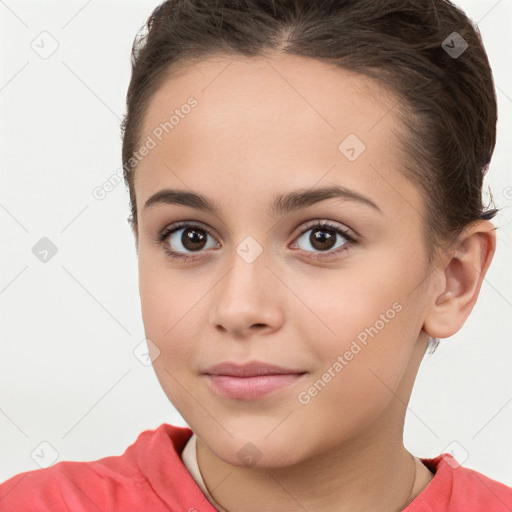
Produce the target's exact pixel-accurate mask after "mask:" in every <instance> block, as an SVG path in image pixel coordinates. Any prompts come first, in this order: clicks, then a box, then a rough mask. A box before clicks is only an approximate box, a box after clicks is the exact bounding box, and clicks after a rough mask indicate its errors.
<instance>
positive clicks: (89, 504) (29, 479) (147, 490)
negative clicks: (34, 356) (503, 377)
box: [0, 423, 512, 512]
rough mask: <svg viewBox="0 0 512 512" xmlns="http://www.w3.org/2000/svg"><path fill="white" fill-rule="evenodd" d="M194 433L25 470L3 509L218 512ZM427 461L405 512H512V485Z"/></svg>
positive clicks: (156, 437) (450, 463) (150, 438)
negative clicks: (193, 462) (421, 484)
mask: <svg viewBox="0 0 512 512" xmlns="http://www.w3.org/2000/svg"><path fill="white" fill-rule="evenodd" d="M191 436H192V430H190V429H189V428H186V427H177V426H174V425H168V424H166V423H164V424H162V425H160V427H158V428H157V429H155V430H146V431H145V432H142V433H141V434H140V435H139V437H138V438H137V440H136V441H135V443H133V444H132V445H131V446H129V447H128V448H127V449H126V451H125V452H124V453H123V455H119V456H111V457H106V458H103V459H99V460H96V461H93V462H72V461H62V462H58V463H57V464H55V465H53V466H50V467H48V468H45V469H37V470H34V471H28V472H25V473H20V474H18V475H16V476H14V477H12V478H10V479H9V480H7V481H6V482H4V483H3V484H1V485H0V511H1V512H85V511H102V512H107V511H119V512H131V511H133V512H135V511H137V512H143V511H148V512H149V511H151V512H164V511H165V512H169V511H172V512H215V510H216V509H215V508H214V506H213V505H212V504H211V503H210V502H209V501H208V499H207V498H206V496H205V495H204V494H203V492H202V491H201V488H200V485H198V482H196V480H194V477H193V476H192V474H191V472H189V471H188V470H187V467H186V466H185V464H184V463H183V461H182V459H181V454H182V452H183V449H184V448H185V445H186V444H187V442H188V441H189V440H190V438H191ZM422 461H423V463H424V464H425V465H426V466H427V467H428V468H429V469H430V470H431V471H432V473H435V475H434V478H433V479H432V480H431V482H430V483H429V484H428V485H427V487H426V488H425V489H424V490H423V491H422V492H421V493H420V494H419V495H418V496H417V497H416V499H415V500H413V502H412V503H410V504H409V505H408V506H407V507H406V508H405V509H404V511H403V512H448V511H449V512H511V511H512V488H510V487H507V486H506V485H504V484H501V483H499V482H496V481H495V480H491V479H490V478H487V477H486V476H484V475H482V474H480V473H477V472H476V471H473V470H471V469H467V468H464V467H457V463H456V461H455V459H454V458H453V457H452V456H451V455H449V454H443V455H440V456H438V457H436V458H434V459H422ZM192 473H193V472H192ZM196 478H197V474H196Z"/></svg>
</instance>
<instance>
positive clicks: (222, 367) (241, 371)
mask: <svg viewBox="0 0 512 512" xmlns="http://www.w3.org/2000/svg"><path fill="white" fill-rule="evenodd" d="M204 373H205V374H207V375H230V376H233V377H255V376H257V375H283V374H288V375H289V374H301V373H306V372H304V371H300V370H292V369H289V368H283V367H281V366H276V365H274V364H270V363H263V362H259V361H251V362H249V363H245V364H237V363H230V362H224V363H220V364H216V365H215V366H212V367H210V368H208V369H207V370H206V371H205V372H204Z"/></svg>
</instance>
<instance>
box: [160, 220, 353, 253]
mask: <svg viewBox="0 0 512 512" xmlns="http://www.w3.org/2000/svg"><path fill="white" fill-rule="evenodd" d="M183 228H192V229H198V230H200V231H204V232H205V233H206V234H207V235H210V233H209V231H208V230H207V229H205V228H204V227H203V226H201V225H200V224H196V223H193V222H179V223H177V224H174V225H172V226H168V227H166V228H164V229H163V230H162V231H160V232H159V233H158V234H157V236H156V238H155V242H156V243H157V244H158V245H161V246H162V247H163V250H164V252H165V253H166V254H167V256H169V257H170V258H172V259H176V258H177V259H180V260H183V261H187V260H189V259H192V260H194V259H197V258H196V256H192V257H190V255H188V254H181V253H179V252H176V251H172V250H171V249H169V247H168V246H167V244H166V243H165V242H166V241H167V238H168V237H169V235H172V234H173V233H174V232H176V231H179V230H180V229H183ZM311 230H317V231H321V230H332V231H334V232H335V233H337V234H340V235H342V237H343V238H345V239H346V240H347V243H345V244H344V245H343V246H341V247H338V248H337V249H335V250H331V251H325V252H319V253H315V254H316V257H314V258H311V259H323V258H331V257H333V256H335V255H338V254H340V253H342V252H344V251H347V250H349V249H350V248H351V247H352V246H354V245H356V244H357V243H358V241H357V240H356V239H355V238H354V237H353V236H351V235H349V233H348V231H346V230H344V229H342V228H340V227H339V226H336V225H335V224H332V223H330V222H328V221H318V220H317V221H314V222H313V223H312V224H308V225H307V226H306V227H305V228H304V229H303V230H302V231H301V232H300V233H299V235H298V236H297V238H300V237H301V236H302V235H303V234H304V233H307V232H308V231H311ZM210 236H211V235H210ZM305 252H310V251H305ZM199 257H200V256H199Z"/></svg>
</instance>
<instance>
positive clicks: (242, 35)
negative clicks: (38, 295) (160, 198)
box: [122, 0, 498, 260]
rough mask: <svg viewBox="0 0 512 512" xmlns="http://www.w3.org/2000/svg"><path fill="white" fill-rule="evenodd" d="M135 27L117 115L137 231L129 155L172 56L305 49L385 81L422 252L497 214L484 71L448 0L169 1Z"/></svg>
mask: <svg viewBox="0 0 512 512" xmlns="http://www.w3.org/2000/svg"><path fill="white" fill-rule="evenodd" d="M143 29H144V30H141V31H139V33H138V34H137V36H136V38H135V41H134V43H133V48H132V77H131V81H130V85H129V88H128V93H127V113H126V116H125V118H124V119H123V123H122V132H123V149H122V158H123V169H124V178H125V182H126V185H127V187H128V189H129V194H130V205H131V215H130V217H129V222H130V223H131V224H132V228H133V229H134V231H135V233H137V229H138V224H137V206H136V201H135V190H134V174H135V169H136V162H135V159H133V158H132V156H133V155H134V153H135V152H136V151H137V149H138V148H139V146H140V135H141V134H140V131H141V127H142V125H143V120H144V115H145V111H146V105H147V104H148V103H149V101H150V99H151V97H152V95H154V93H155V92H156V90H157V89H158V88H159V87H160V86H161V85H162V84H163V83H164V82H165V80H166V79H167V78H168V77H169V71H170V70H171V69H172V68H174V67H175V66H176V65H177V63H180V62H181V63H186V62H187V60H191V59H202V58H207V57H208V56H212V55H226V56H228V55H238V56H245V57H253V56H266V55H269V54H271V53H273V52H284V53H285V54H292V55H298V56H305V57H312V58H315V59H318V60H320V61H324V62H327V63H329V64H335V65H338V66H340V67H341V68H345V69H348V70H351V71H355V72H358V73H361V74H364V75H366V76H369V77H371V78H373V79H376V80H378V81H379V82H380V83H381V84H382V85H384V86H386V87H388V88H390V89H391V90H392V91H393V92H394V93H395V94H396V97H397V98H398V101H397V103H396V104H395V107H394V109H395V110H396V111H397V113H398V115H399V117H400V119H401V120H402V122H403V127H404V128H405V130H404V131H403V133H402V135H400V134H398V133H397V137H398V140H399V141H400V143H401V144H402V147H403V148H404V149H405V154H406V155H407V158H404V160H405V161H404V162H403V166H404V170H405V174H406V176H407V177H408V178H409V179H410V180H411V181H412V182H413V183H415V184H416V185H418V186H419V187H420V189H421V190H422V191H423V193H424V196H425V223H424V225H425V240H426V246H427V252H428V253H429V260H431V258H432V254H433V252H434V250H435V249H436V248H437V247H439V246H440V245H442V243H444V242H450V241H453V240H454V239H456V238H457V237H458V236H459V235H460V233H461V232H462V231H463V230H464V228H465V227H466V226H467V225H468V224H469V223H470V222H472V221H475V220H477V219H482V218H484V219H491V218H493V217H494V215H495V214H496V212H497V211H498V210H497V209H491V210H485V209H484V206H483V204H482V185H483V178H484V175H485V173H486V172H487V169H488V165H489V162H490V160H491V156H492V153H493V150H494V146H495V143H496V118H497V112H496V96H495V91H494V84H493V78H492V72H491V69H490V66H489V61H488V59H487V55H486V52H485V50H484V47H483V44H482V41H481V37H480V33H479V31H478V29H477V27H476V25H475V24H474V23H473V22H472V21H471V20H469V19H468V18H467V17H466V15H465V14H464V13H463V11H462V10H460V9H459V8H457V7H456V6H454V5H453V4H452V3H451V2H449V1H448V0H169V1H166V2H164V3H162V4H161V5H160V6H158V7H157V8H156V9H155V10H154V11H153V13H152V14H151V16H150V17H149V19H148V21H147V23H146V26H145V27H143ZM454 32H456V33H457V34H456V35H454V34H453V33H454ZM449 36H450V37H451V38H452V39H450V37H449ZM446 41H448V42H446ZM454 41H456V42H457V45H459V46H457V47H456V46H455V42H454ZM443 42H445V43H444V45H443ZM460 43H462V44H463V45H464V44H465V43H467V48H466V49H465V50H464V51H463V52H462V53H461V54H460V55H454V54H453V53H450V52H449V49H450V48H455V49H457V48H460V49H463V46H461V45H460ZM491 200H492V197H491Z"/></svg>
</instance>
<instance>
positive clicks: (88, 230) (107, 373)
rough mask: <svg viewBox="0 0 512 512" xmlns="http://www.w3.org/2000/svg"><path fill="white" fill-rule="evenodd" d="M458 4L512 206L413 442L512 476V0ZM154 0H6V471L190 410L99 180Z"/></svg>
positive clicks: (99, 444) (117, 192)
mask: <svg viewBox="0 0 512 512" xmlns="http://www.w3.org/2000/svg"><path fill="white" fill-rule="evenodd" d="M456 3H457V4H458V5H459V6H461V7H462V8H463V9H464V10H465V11H466V12H467V14H468V15H469V16H470V17H471V18H472V19H473V20H474V21H475V22H477V23H478V26H479V28H480V31H481V33H482V36H483V40H484V44H485V46H486V49H487V52H488V55H489V59H490V62H491V66H492V68H493V72H494V77H495V81H496V90H497V98H498V108H499V123H498V142H497V147H496V150H495V154H494V158H493V161H492V165H491V168H490V171H489V174H488V178H487V180H486V185H488V186H489V187H490V189H491V191H492V193H493V196H494V201H495V204H496V205H497V206H498V207H500V208H502V210H501V212H500V213H499V214H498V216H497V217H496V218H495V219H494V221H493V222H494V223H495V225H496V226H498V232H497V235H498V244H497V252H496V255H495V258H494V261H493V263H492V266H491V268H490V270H489V272H488V274H487V277H486V279H485V281H484V283H483V286H482V291H481V295H480V298H479V300H478V302H477V304H476V306H475V308H474V310H473V312H472V314H471V316H470V317H469V319H468V321H467V322H466V324H465V325H464V327H463V328H462V329H461V330H460V332H459V333H457V334H456V335H455V336H453V337H451V338H449V339H446V340H442V341H441V345H440V346H439V348H438V350H437V351H436V352H435V353H434V354H433V355H432V356H426V357H425V359H424V361H423V363H422V366H421V368H420V371H419V374H418V378H417V382H416V386H415V389H414V391H413V396H412V399H411V402H410V404H409V409H408V413H407V417H406V426H405V443H406V446H407V448H408V449H409V450H411V451H412V452H413V453H414V454H415V455H418V456H421V457H433V456H436V455H438V454H440V453H442V452H450V453H453V454H454V455H455V456H456V458H457V459H458V460H459V462H461V463H462V464H463V465H464V466H467V467H469V468H472V469H475V470H478V471H480V472H482V473H484V474H486V475H488V476H489V477H491V478H494V479H496V480H499V481H501V482H504V483H506V484H508V485H511V486H512V463H511V461H512V435H511V432H512V378H511V370H510V369H511V361H512V343H511V341H512V322H511V317H512V292H511V290H512V271H511V268H510V266H511V262H512V240H511V233H512V228H511V221H512V213H511V212H512V210H511V205H512V178H511V173H510V170H511V166H512V151H511V145H510V141H511V140H512V72H511V68H510V50H509V48H510V37H511V34H510V28H511V26H512V0H501V1H495V0H491V1H483V0H459V1H458V2H456ZM157 5H158V2H156V1H150V0H145V1H142V0H140V1H137V2H134V1H131V2H129V1H126V0H123V1H120V0H119V1H111V0H110V1H106V0H92V1H91V0H89V1H86V0H80V1H69V0H68V1H66V2H63V1H61V2H49V1H46V2H39V1H32V2H28V1H26V2H23V1H15V0H5V1H1V2H0V20H1V21H0V37H1V44H0V52H1V68H0V69H1V74H0V108H1V113H0V129H1V133H0V137H1V186H0V221H1V227H2V230H1V257H2V262H1V265H0V307H1V319H0V321H1V324H0V325H1V337H0V343H1V345H0V481H4V480H5V479H7V478H9V477H11V476H13V475H14V474H17V473H19V472H22V471H27V470H32V469H37V468H38V467H39V466H38V463H37V462H36V460H37V458H36V457H34V453H42V451H41V450H43V451H44V452H45V453H46V455H45V456H46V457H53V458H55V461H59V460H83V461H91V460H96V459H99V458H102V457H106V456H108V455H119V454H121V453H123V452H124V450H125V449H126V447H127V446H129V445H130V444H132V443H133V442H134V441H135V439H136V438H137V436H138V434H139V433H140V432H142V431H143V430H146V429H153V428H156V427H157V426H158V425H160V424H161V423H163V422H166V423H172V424H175V425H181V426H185V425H186V423H185V422H184V420H183V419H182V418H181V416H180V415H179V414H178V413H177V412H176V411H175V409H174V408H173V406H172V405H171V403H170V402H169V401H168V399H167V397H166V396H165V395H164V393H163V391H162V389H161V388H160V385H159V383H158V381H157V379H156V376H155V374H154V372H153V369H152V367H151V366H145V365H144V364H142V363H141V361H140V360H139V359H138V358H137V357H136V355H135V354H138V353H139V352H138V351H137V350H138V349H136V347H137V346H139V344H140V343H141V341H142V340H143V339H144V330H143V324H142V318H141V311H140V303H139V295H138V275H137V259H136V252H135V244H134V240H133V236H132V234H131V231H130V229H129V226H128V222H127V217H128V214H129V210H128V194H127V191H126V189H125V186H124V183H122V182H121V183H120V184H118V185H117V186H115V187H114V188H113V189H112V190H111V191H110V192H108V194H106V196H105V197H104V198H103V199H97V198H96V197H95V195H94V190H95V189H96V188H97V187H101V186H102V185H103V184H104V183H105V182H106V181H108V180H111V179H115V176H120V174H119V173H120V167H121V137H120V128H119V123H120V120H121V118H122V115H123V114H124V111H125V110H124V109H125V95H126V89H127V87H128V83H129V79H130V51H131V44H132V42H133V39H134V37H135V34H136V32H137V30H138V29H139V28H140V27H141V26H142V25H143V23H144V22H145V20H146V18H147V16H148V15H149V14H150V13H151V12H152V10H153V9H154V8H155V7H156V6H157ZM34 247H35V249H34ZM41 248H42V249H41ZM41 251H42V253H43V256H41ZM44 251H47V252H46V253H44ZM55 251H56V252H55ZM38 255H39V256H38ZM41 257H43V258H46V260H47V261H41V259H40V258H41ZM134 350H135V354H134ZM139 350H140V349H139ZM41 443H43V444H41Z"/></svg>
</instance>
